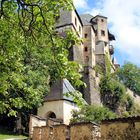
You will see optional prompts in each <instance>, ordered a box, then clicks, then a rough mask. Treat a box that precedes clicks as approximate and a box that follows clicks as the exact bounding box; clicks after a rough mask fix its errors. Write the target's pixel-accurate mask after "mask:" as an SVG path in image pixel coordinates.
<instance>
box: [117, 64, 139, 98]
mask: <svg viewBox="0 0 140 140" xmlns="http://www.w3.org/2000/svg"><path fill="white" fill-rule="evenodd" d="M117 75H118V77H119V80H120V81H121V82H122V83H123V84H124V85H125V86H126V87H128V88H129V89H130V90H132V91H134V92H135V93H136V94H138V95H140V68H139V67H138V66H136V65H134V64H132V63H129V62H127V63H125V64H124V65H123V66H122V67H121V68H120V69H119V70H118V74H117Z"/></svg>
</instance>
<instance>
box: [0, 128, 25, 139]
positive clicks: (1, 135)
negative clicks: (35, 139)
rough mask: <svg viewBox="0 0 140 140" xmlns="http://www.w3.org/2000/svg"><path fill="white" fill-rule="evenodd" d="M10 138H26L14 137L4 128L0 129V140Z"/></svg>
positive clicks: (14, 135)
mask: <svg viewBox="0 0 140 140" xmlns="http://www.w3.org/2000/svg"><path fill="white" fill-rule="evenodd" d="M10 138H27V137H26V136H22V135H16V134H14V133H13V132H11V131H8V130H7V129H5V128H0V140H5V139H10Z"/></svg>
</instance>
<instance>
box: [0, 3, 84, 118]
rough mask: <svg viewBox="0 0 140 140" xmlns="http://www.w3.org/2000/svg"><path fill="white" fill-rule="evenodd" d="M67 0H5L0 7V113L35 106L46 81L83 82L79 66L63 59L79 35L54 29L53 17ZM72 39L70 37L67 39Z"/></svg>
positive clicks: (13, 112)
mask: <svg viewBox="0 0 140 140" xmlns="http://www.w3.org/2000/svg"><path fill="white" fill-rule="evenodd" d="M62 7H63V8H64V9H66V8H67V9H71V8H72V2H71V1H70V0H65V1H63V0H60V1H56V0H47V1H46V0H42V1H36V0H24V1H23V0H9V1H1V7H0V23H1V24H0V30H1V32H0V114H3V113H7V114H8V115H13V116H16V114H17V112H20V111H24V110H27V109H32V108H34V107H37V106H39V105H40V104H41V102H42V101H43V97H44V96H45V95H46V94H47V93H48V90H49V83H50V82H54V81H55V80H56V79H58V78H67V79H69V80H71V81H73V84H75V85H76V86H77V85H81V84H83V83H82V82H81V80H80V78H81V75H80V74H79V73H78V71H79V68H80V66H79V65H78V64H77V63H75V62H70V61H68V59H67V56H68V50H67V48H68V47H71V46H72V45H73V41H74V42H75V43H77V42H78V41H79V39H78V38H77V36H76V35H74V34H73V33H72V32H71V31H67V35H66V36H65V38H64V37H62V36H61V35H59V34H57V33H56V29H55V25H54V24H55V17H56V16H58V13H59V11H60V9H61V8H62ZM71 40H73V41H71Z"/></svg>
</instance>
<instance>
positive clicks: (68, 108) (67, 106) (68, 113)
mask: <svg viewBox="0 0 140 140" xmlns="http://www.w3.org/2000/svg"><path fill="white" fill-rule="evenodd" d="M74 109H76V110H78V109H79V108H78V107H77V106H76V104H75V103H72V102H69V101H64V116H65V117H64V124H69V123H70V119H71V118H72V110H74Z"/></svg>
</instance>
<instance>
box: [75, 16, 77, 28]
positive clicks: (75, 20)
mask: <svg viewBox="0 0 140 140" xmlns="http://www.w3.org/2000/svg"><path fill="white" fill-rule="evenodd" d="M75 25H76V26H77V19H76V17H75Z"/></svg>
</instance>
